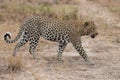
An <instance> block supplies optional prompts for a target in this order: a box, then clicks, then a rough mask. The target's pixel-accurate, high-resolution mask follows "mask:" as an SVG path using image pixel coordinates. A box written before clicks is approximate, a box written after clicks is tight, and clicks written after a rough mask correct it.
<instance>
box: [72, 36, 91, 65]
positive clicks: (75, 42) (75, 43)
mask: <svg viewBox="0 0 120 80" xmlns="http://www.w3.org/2000/svg"><path fill="white" fill-rule="evenodd" d="M71 42H72V44H73V46H74V47H75V49H76V50H77V51H78V53H79V54H80V56H81V57H82V58H83V59H84V61H85V62H86V63H87V64H89V65H93V63H91V62H90V61H89V58H88V56H87V54H86V52H85V50H84V49H83V47H82V43H81V39H80V38H76V39H74V40H73V41H71Z"/></svg>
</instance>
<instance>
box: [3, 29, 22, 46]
mask: <svg viewBox="0 0 120 80" xmlns="http://www.w3.org/2000/svg"><path fill="white" fill-rule="evenodd" d="M23 31H24V29H23V27H21V28H20V30H19V32H18V34H17V36H16V37H15V38H14V39H13V40H10V39H11V36H12V35H11V33H10V32H6V33H5V35H4V41H5V42H6V43H8V44H9V43H14V42H16V41H17V40H18V39H19V38H20V37H21V36H22V33H23Z"/></svg>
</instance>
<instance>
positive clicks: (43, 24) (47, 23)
mask: <svg viewBox="0 0 120 80" xmlns="http://www.w3.org/2000/svg"><path fill="white" fill-rule="evenodd" d="M85 35H87V36H91V37H92V38H94V37H96V36H97V35H98V32H97V30H96V25H95V24H94V22H93V21H87V22H81V21H68V22H66V21H60V20H54V19H50V18H47V17H41V16H34V17H31V18H28V19H27V20H25V21H24V23H23V24H22V25H21V27H20V31H19V33H18V35H17V36H16V37H15V39H13V40H9V39H10V38H11V36H10V34H9V33H7V34H5V35H4V40H5V41H6V43H14V42H16V41H17V40H18V39H20V38H21V37H22V38H21V39H20V41H19V42H18V43H17V45H16V47H15V49H14V52H13V56H15V55H16V52H17V50H18V49H19V48H20V47H22V46H23V45H24V44H26V43H27V42H28V41H29V44H30V47H29V52H30V54H32V55H33V58H35V49H36V47H37V45H38V41H39V38H40V37H43V38H45V39H47V40H50V41H54V42H58V43H59V49H58V60H61V57H62V53H63V51H64V49H65V47H66V46H67V44H68V43H72V44H73V46H74V47H75V49H76V50H77V51H78V53H79V54H80V55H81V56H82V57H83V59H84V60H85V61H89V60H88V56H87V54H86V53H85V51H84V49H83V47H82V42H81V36H85Z"/></svg>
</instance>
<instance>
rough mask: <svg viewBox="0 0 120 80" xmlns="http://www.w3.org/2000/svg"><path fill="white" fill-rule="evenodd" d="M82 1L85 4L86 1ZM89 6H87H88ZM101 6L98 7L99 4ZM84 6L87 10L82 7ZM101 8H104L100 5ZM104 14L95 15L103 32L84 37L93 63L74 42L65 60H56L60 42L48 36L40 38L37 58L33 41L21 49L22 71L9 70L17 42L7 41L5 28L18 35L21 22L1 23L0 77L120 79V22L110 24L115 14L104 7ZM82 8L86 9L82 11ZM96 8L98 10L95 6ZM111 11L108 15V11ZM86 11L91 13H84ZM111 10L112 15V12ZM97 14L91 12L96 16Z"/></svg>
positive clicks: (5, 79) (25, 79)
mask: <svg viewBox="0 0 120 80" xmlns="http://www.w3.org/2000/svg"><path fill="white" fill-rule="evenodd" d="M81 1H82V0H81ZM85 1H86V0H85ZM85 1H84V0H83V2H81V4H83V3H85ZM87 4H89V5H88V6H89V7H91V8H92V7H95V6H96V7H95V10H97V9H98V10H99V7H101V6H97V4H95V5H92V6H90V5H91V4H92V3H91V2H90V3H89V2H88V3H87ZM89 7H86V8H85V9H84V10H86V11H87V10H88V9H89ZM97 7H98V8H97ZM80 9H81V10H83V9H82V8H81V7H80ZM100 10H101V8H100ZM102 10H104V11H103V12H104V13H103V14H104V15H103V16H100V18H99V19H98V18H97V17H98V16H99V15H100V14H99V15H98V14H97V15H96V14H94V15H95V20H98V21H96V22H97V23H99V20H101V19H103V20H101V22H100V24H99V25H100V26H102V27H98V31H99V35H98V36H97V37H96V38H95V39H91V38H90V37H82V42H83V46H84V48H85V51H86V53H87V54H88V56H89V58H90V61H92V62H93V63H94V65H93V66H89V65H86V64H85V63H84V62H83V60H82V58H81V57H80V56H79V54H78V53H77V52H76V50H75V49H74V48H73V46H72V44H69V45H68V46H67V48H66V49H65V51H64V53H63V60H64V62H58V61H57V60H56V56H57V48H58V44H57V43H54V42H50V41H47V40H44V39H40V42H39V45H38V47H37V51H36V52H37V54H36V55H37V59H35V60H33V59H32V56H31V55H30V54H29V52H28V49H29V45H28V44H26V45H25V46H24V47H22V48H21V49H20V50H19V51H18V53H17V54H18V55H20V54H22V58H21V59H22V63H23V68H22V70H21V71H17V72H11V71H9V70H7V64H8V60H7V58H8V57H9V56H11V55H12V52H13V48H14V46H15V44H16V43H15V44H10V45H8V44H6V43H5V42H4V41H3V35H4V33H5V32H7V31H10V32H12V33H13V37H15V36H16V35H14V34H16V33H17V32H18V29H19V28H18V27H19V26H18V25H19V23H17V24H16V23H14V22H6V23H4V24H0V80H119V79H120V26H119V25H118V24H120V23H119V22H118V21H117V22H116V23H117V24H116V25H115V22H114V25H112V26H109V27H108V25H111V24H108V22H109V20H111V21H113V20H114V19H113V17H114V18H115V19H116V18H117V17H116V16H114V15H112V19H110V18H109V19H108V16H109V17H110V16H111V14H110V12H108V11H107V10H106V9H103V8H102ZM80 12H82V11H80ZM93 12H94V10H93ZM106 13H107V16H106V17H104V16H105V14H106ZM83 14H84V15H86V14H87V12H86V13H83ZM108 14H109V15H108ZM94 15H93V14H92V15H91V16H94ZM102 21H104V22H105V21H106V23H107V26H105V25H104V26H103V25H102V24H101V23H103V22H102ZM17 26H18V27H17Z"/></svg>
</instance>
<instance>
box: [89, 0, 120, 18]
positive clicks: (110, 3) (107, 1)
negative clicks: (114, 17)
mask: <svg viewBox="0 0 120 80" xmlns="http://www.w3.org/2000/svg"><path fill="white" fill-rule="evenodd" d="M90 1H93V2H97V3H100V4H101V5H102V6H105V7H108V9H109V10H110V11H112V12H114V13H116V14H118V15H119V16H120V0H90Z"/></svg>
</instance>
